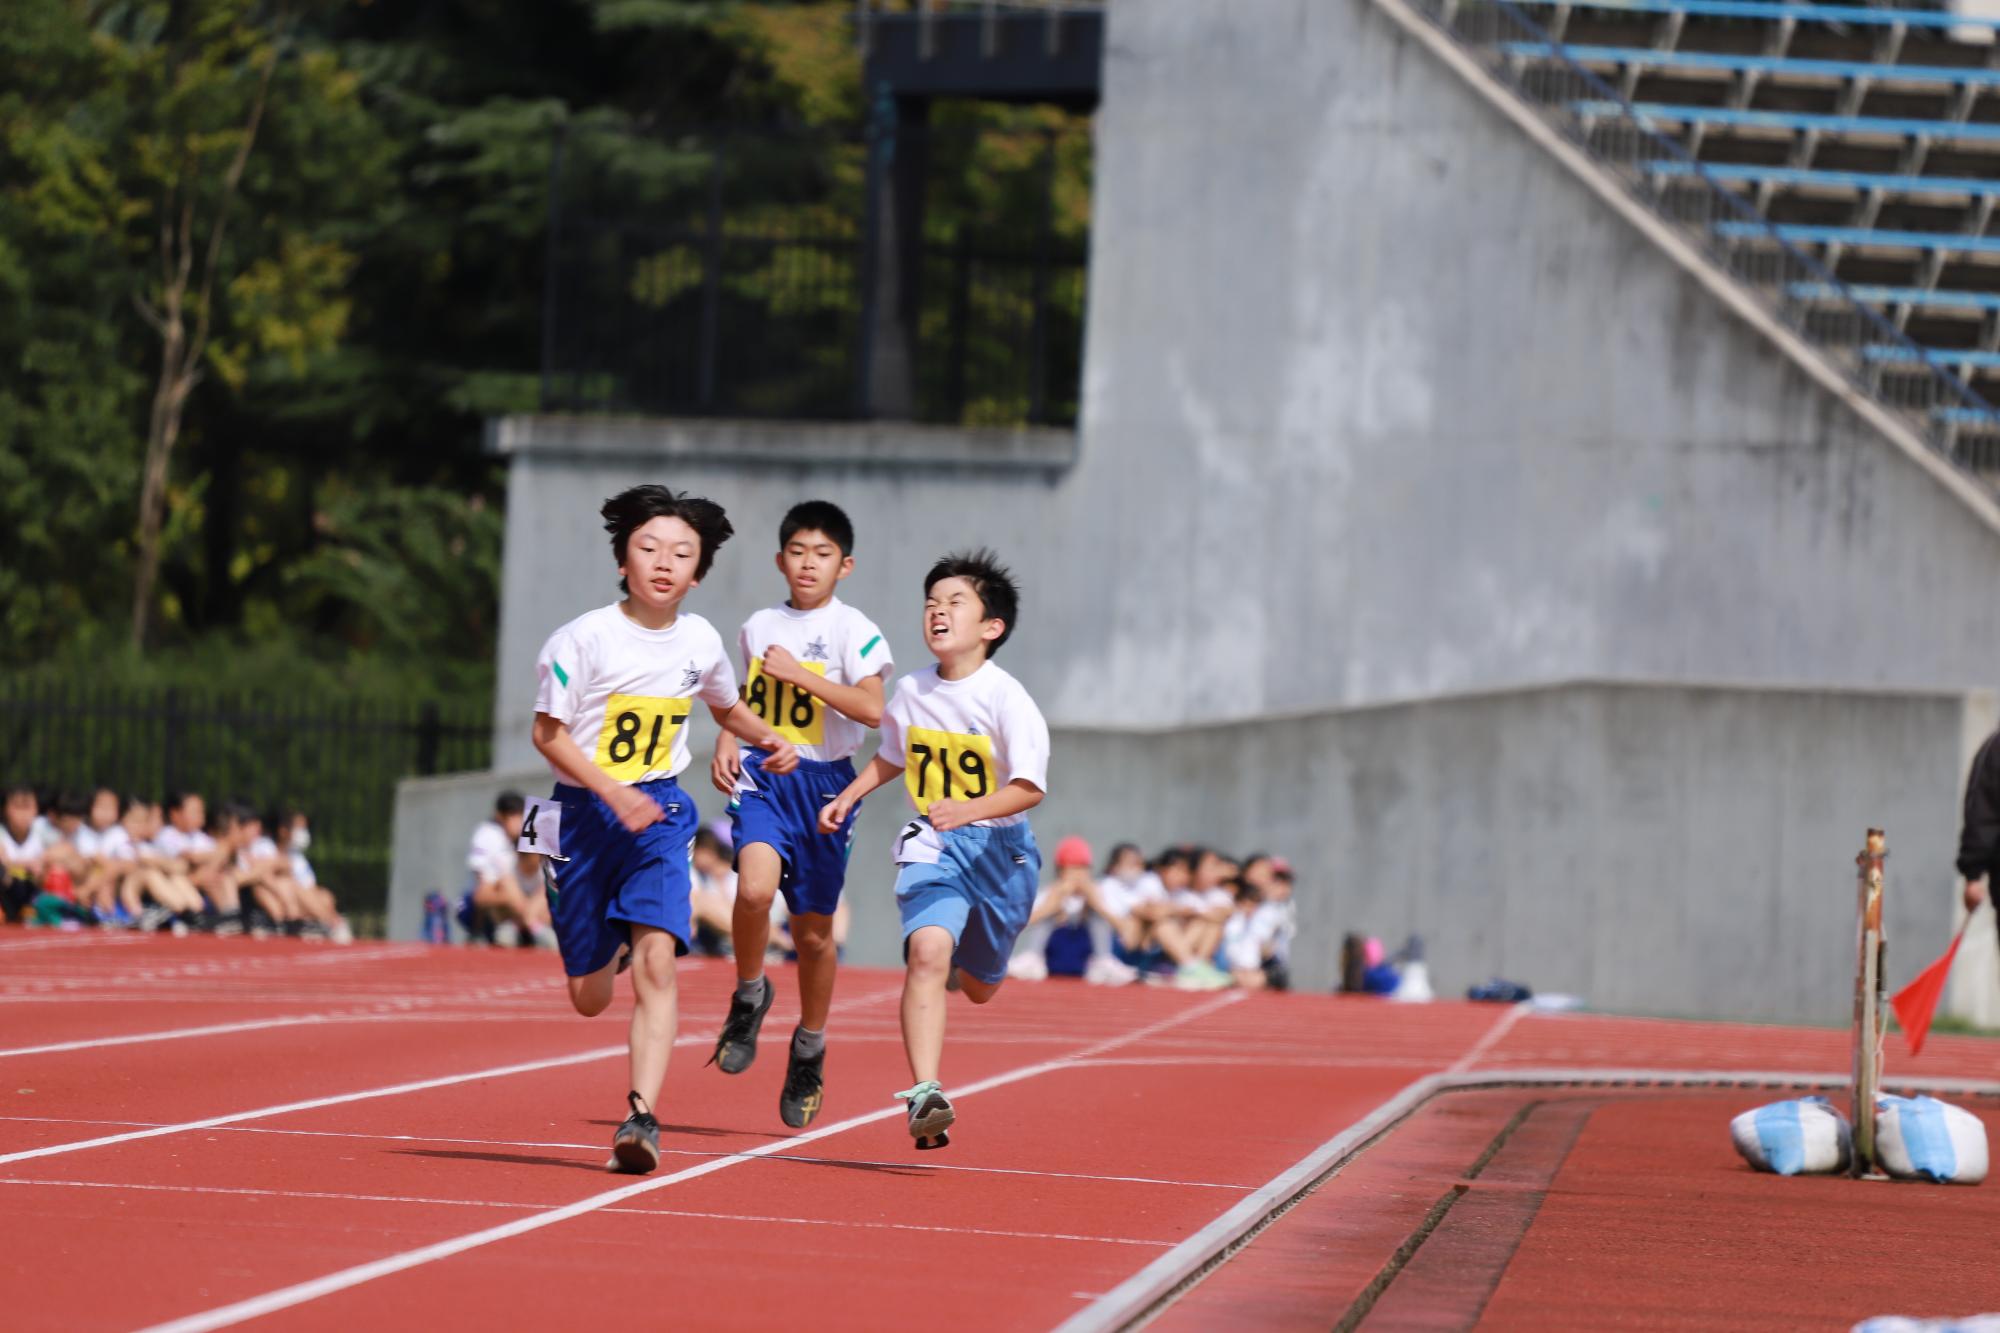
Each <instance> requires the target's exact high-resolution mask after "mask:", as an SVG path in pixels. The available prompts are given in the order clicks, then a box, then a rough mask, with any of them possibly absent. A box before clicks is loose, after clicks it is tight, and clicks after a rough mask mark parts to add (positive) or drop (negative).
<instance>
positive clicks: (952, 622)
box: [924, 578, 1007, 659]
mask: <svg viewBox="0 0 2000 1333" xmlns="http://www.w3.org/2000/svg"><path fill="white" fill-rule="evenodd" d="M1006 628H1007V626H1006V622H1004V621H1000V620H992V619H988V618H987V615H986V608H985V607H984V606H983V605H981V603H980V601H979V594H978V593H977V592H975V591H974V590H973V587H972V584H971V582H970V581H968V580H966V579H962V578H949V579H939V580H938V581H937V582H936V583H933V584H932V585H931V589H930V591H929V592H927V593H925V594H924V642H925V644H927V645H928V646H929V647H930V650H931V652H932V654H933V655H935V656H936V657H938V658H940V659H942V658H947V657H962V656H964V655H965V654H966V653H969V652H977V653H979V654H980V655H981V656H984V655H985V653H986V645H987V644H989V643H991V642H992V641H993V640H995V639H997V638H999V637H1000V635H1001V634H1002V633H1003V632H1004V631H1005V630H1006Z"/></svg>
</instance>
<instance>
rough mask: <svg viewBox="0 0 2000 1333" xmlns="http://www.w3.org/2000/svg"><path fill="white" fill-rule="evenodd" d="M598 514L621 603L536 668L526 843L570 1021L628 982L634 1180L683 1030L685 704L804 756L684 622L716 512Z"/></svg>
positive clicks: (646, 1160) (627, 1136) (716, 639)
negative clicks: (546, 794)
mask: <svg viewBox="0 0 2000 1333" xmlns="http://www.w3.org/2000/svg"><path fill="white" fill-rule="evenodd" d="M600 512H601V513H602V515H603V517H604V527H605V530H606V531H607V532H609V533H610V534H611V549H612V551H613V553H614V554H615V555H616V556H617V558H618V573H619V575H620V578H619V585H618V586H619V591H621V592H623V593H624V594H625V600H623V601H622V602H616V603H613V604H612V605H610V606H605V607H599V608H598V609H597V610H595V611H590V612H586V613H585V614H583V615H581V616H578V617H577V618H576V619H575V620H572V621H570V622H569V623H568V624H567V625H564V626H563V627H562V628H561V629H559V630H557V631H556V632H555V633H554V634H552V635H550V636H549V641H548V642H547V643H546V644H545V645H543V647H542V651H541V655H540V656H539V657H538V658H537V659H536V672H537V675H538V678H539V679H538V683H537V687H536V690H535V734H534V739H535V748H536V749H537V750H540V751H541V752H542V755H543V757H544V758H546V759H547V760H548V761H549V767H550V768H552V769H553V770H554V771H555V776H556V787H555V792H554V794H553V796H552V798H551V801H550V802H547V803H538V804H537V806H536V808H535V809H534V810H533V811H532V812H531V816H530V818H531V821H534V820H539V821H541V822H542V824H543V827H541V828H539V829H538V828H536V827H535V823H534V822H529V823H524V824H523V825H522V828H521V843H520V845H521V847H522V849H523V850H526V851H540V852H543V853H545V854H546V855H547V857H548V859H547V860H545V861H544V863H543V864H544V865H545V866H547V867H548V874H549V908H550V914H551V916H552V918H553V920H554V923H555V929H556V941H557V943H558V944H559V945H560V946H561V948H562V959H563V971H565V972H566V973H568V974H569V998H570V1003H571V1004H572V1005H574V1006H575V1008H576V1011H577V1012H578V1013H580V1014H582V1015H584V1016H585V1017H586V1018H590V1017H595V1016H596V1015H598V1014H601V1013H603V1012H604V1011H605V1010H606V1009H607V1008H609V1007H610V1005H611V999H612V995H613V992H614V989H615V987H616V984H617V974H618V973H619V972H621V971H623V970H624V969H625V968H626V967H627V966H629V967H630V968H631V969H632V994H633V998H634V999H635V1000H636V1001H637V1004H636V1005H635V1007H634V1008H633V1011H632V1030H631V1038H630V1041H631V1061H632V1063H631V1075H632V1077H631V1089H632V1090H631V1092H630V1094H628V1096H627V1099H626V1100H627V1102H628V1104H629V1105H630V1107H631V1112H632V1113H631V1115H629V1116H627V1117H626V1119H625V1123H624V1124H622V1125H620V1126H619V1127H618V1132H617V1134H616V1135H615V1136H613V1138H612V1140H611V1162H610V1167H611V1169H612V1170H614V1171H626V1172H632V1173H635V1174H644V1173H645V1172H648V1171H651V1170H652V1169H653V1168H654V1167H656V1166H658V1165H659V1162H660V1125H659V1121H658V1120H657V1119H656V1118H655V1116H654V1111H653V1108H654V1106H655V1105H656V1104H657V1102H658V1098H659V1095H660V1084H661V1083H662V1082H663V1081H664V1080H665V1078H666V1074H667V1056H668V1054H669V1053H670V1052H671V1051H672V1049H673V1044H674V1032H675V1029H676V1027H677V1026H678V1024H679V1017H680V1008H679V997H678V993H677V991H676V988H675V975H674V973H675V961H674V960H675V959H676V958H677V957H678V956H679V955H681V954H684V953H686V952H687V951H688V940H689V939H690V938H691V935H692V925H691V923H690V921H689V906H688V898H689V893H690V890H691V888H692V884H691V880H690V876H689V868H688V866H689V858H690V857H691V855H692V852H693V848H694V835H695V829H696V827H697V825H698V823H699V821H698V819H697V817H696V814H695V808H694V802H693V801H691V800H689V799H688V797H687V794H686V793H685V792H683V791H682V790H681V788H680V784H679V783H677V782H676V781H674V778H675V776H676V775H677V774H679V773H680V771H681V770H682V769H684V768H686V767H687V766H688V743H687V729H686V723H687V720H688V717H689V715H690V714H691V713H692V712H693V710H694V705H695V701H696V700H697V699H699V700H700V701H701V702H702V703H704V704H707V705H708V711H709V713H710V714H711V715H712V716H713V717H714V718H715V720H716V722H717V723H718V724H719V725H721V726H722V727H724V728H726V729H727V730H729V731H732V732H734V733H735V734H736V735H738V736H741V737H742V738H743V739H744V740H746V741H749V742H750V743H752V744H753V745H757V746H759V747H761V748H763V749H765V750H768V751H769V752H770V753H769V754H768V755H767V756H766V757H765V759H764V765H765V767H766V768H768V769H770V770H771V771H772V772H787V771H789V770H790V769H791V767H792V766H793V765H794V764H796V763H797V762H798V757H797V755H796V754H795V753H794V752H793V750H792V746H791V743H790V742H789V741H787V740H785V739H784V738H783V737H782V736H779V735H777V734H776V733H775V732H774V731H773V730H772V729H771V728H770V727H769V726H767V725H766V724H765V723H764V722H763V721H762V720H760V719H759V718H758V717H757V716H756V715H755V714H754V713H752V712H751V711H750V710H749V709H747V708H745V707H744V706H743V704H742V702H741V701H740V700H739V699H738V698H737V688H736V672H735V670H734V669H733V668H732V667H731V666H730V664H729V654H728V652H727V650H725V649H724V648H723V646H722V638H721V636H720V635H718V634H717V633H716V632H715V629H714V627H713V626H711V625H710V624H709V623H708V622H707V621H706V620H703V619H702V618H701V617H700V616H696V615H686V614H682V612H681V610H680V605H681V600H682V599H683V598H685V597H686V596H687V595H688V593H689V592H691V591H692V590H693V589H694V587H695V585H696V584H698V583H699V582H700V581H701V580H702V578H703V577H704V576H706V575H707V573H708V568H709V565H710V564H711V563H712V562H713V561H714V559H715V552H716V549H717V548H718V547H720V546H721V545H722V544H723V542H725V541H727V540H728V539H729V536H730V533H731V532H732V529H731V527H730V525H729V519H728V518H727V517H726V516H725V515H724V514H723V512H722V507H721V506H720V505H717V504H715V503H713V502H711V501H708V500H701V499H696V498H694V497H692V496H687V495H676V494H675V493H674V492H672V491H670V490H668V489H667V488H666V487H664V486H634V487H633V488H632V489H630V490H628V491H624V492H621V493H620V494H618V495H615V496H613V497H612V498H611V499H609V500H606V501H605V502H604V508H603V509H602V510H601V511H600ZM550 806H553V807H554V808H553V809H551V808H549V807H550ZM551 814H554V815H556V818H555V819H553V820H550V819H548V816H549V815H551ZM551 824H552V825H553V827H549V825H551ZM551 835H553V836H551ZM550 843H554V844H555V845H554V846H553V847H551V846H550Z"/></svg>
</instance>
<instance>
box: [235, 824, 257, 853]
mask: <svg viewBox="0 0 2000 1333" xmlns="http://www.w3.org/2000/svg"><path fill="white" fill-rule="evenodd" d="M263 836H264V821H263V820H261V819H240V820H238V821H237V822H236V845H237V846H239V847H248V846H249V845H250V844H251V843H253V842H255V841H257V839H259V838H261V837H263Z"/></svg>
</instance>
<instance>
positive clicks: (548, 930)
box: [529, 926, 558, 949]
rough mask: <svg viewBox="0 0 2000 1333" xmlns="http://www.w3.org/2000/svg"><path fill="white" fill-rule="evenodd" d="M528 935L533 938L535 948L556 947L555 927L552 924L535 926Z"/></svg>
mask: <svg viewBox="0 0 2000 1333" xmlns="http://www.w3.org/2000/svg"><path fill="white" fill-rule="evenodd" d="M529 936H530V938H532V939H533V940H534V942H535V947H536V948H537V949H555V948H557V947H558V945H557V942H556V932H555V927H553V926H536V927H535V928H534V929H533V930H532V931H530V932H529Z"/></svg>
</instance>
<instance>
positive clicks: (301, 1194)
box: [0, 1176, 1173, 1250]
mask: <svg viewBox="0 0 2000 1333" xmlns="http://www.w3.org/2000/svg"><path fill="white" fill-rule="evenodd" d="M0 1185H46V1186H51V1187H54V1188H57V1189H86V1190H147V1191H153V1192H157V1193H164V1194H225V1195H247V1196H250V1197H253V1198H260V1199H329V1200H333V1201H335V1202H339V1203H412V1204H422V1205H428V1206H431V1207H445V1208H505V1209H511V1210H513V1211H515V1212H526V1211H529V1210H532V1209H535V1208H540V1207H542V1205H541V1204H538V1203H505V1202H502V1201H499V1200H495V1199H431V1198H422V1197H418V1196H415V1195H407V1194H336V1193H330V1192H326V1191H320V1190H260V1189H238V1188H232V1187H226V1186H221V1185H130V1184H117V1183H113V1182H110V1181H102V1180H34V1179H31V1178H28V1177H25V1176H0ZM599 1211H601V1212H606V1213H626V1214H630V1215H632V1216H635V1217H690V1218H697V1219H700V1220H702V1221H709V1222H753V1223H757V1224H759V1225H763V1224H767V1223H774V1222H775V1223H780V1224H783V1225H788V1226H801V1227H844V1228H848V1229H851V1230H855V1231H929V1232H934V1233H939V1234H942V1235H947V1236H996V1237H1000V1238H1002V1239H1005V1240H1073V1241H1084V1242H1087V1243H1090V1244H1093V1245H1137V1246H1140V1247H1142V1248H1145V1249H1152V1250H1164V1249H1167V1248H1169V1247H1170V1246H1172V1245H1173V1242H1172V1241H1170V1240H1140V1239H1137V1238H1135V1237H1131V1236H1084V1235H1078V1234H1076V1233H1074V1232H1068V1231H1000V1230H996V1229H994V1228H992V1227H939V1226H925V1225H923V1224H922V1223H917V1222H844V1221H842V1220H840V1219H839V1218H836V1217H774V1216H769V1215H766V1214H762V1213H707V1212H695V1211H693V1210H690V1209H685V1208H604V1209H600V1210H599Z"/></svg>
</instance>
